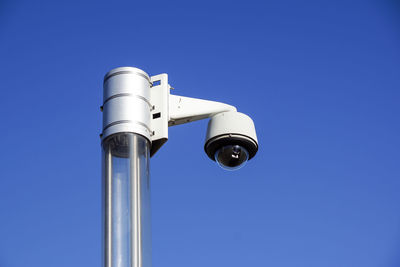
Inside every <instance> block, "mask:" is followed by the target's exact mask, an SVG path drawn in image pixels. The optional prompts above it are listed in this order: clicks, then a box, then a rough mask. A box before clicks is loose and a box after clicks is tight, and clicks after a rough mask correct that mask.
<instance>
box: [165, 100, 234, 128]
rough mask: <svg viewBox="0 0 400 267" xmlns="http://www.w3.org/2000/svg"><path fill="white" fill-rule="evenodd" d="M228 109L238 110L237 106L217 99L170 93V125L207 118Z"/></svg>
mask: <svg viewBox="0 0 400 267" xmlns="http://www.w3.org/2000/svg"><path fill="white" fill-rule="evenodd" d="M226 111H236V108H235V107H234V106H231V105H228V104H224V103H220V102H215V101H209V100H203V99H198V98H191V97H185V96H178V95H169V121H168V126H174V125H179V124H183V123H188V122H192V121H197V120H202V119H206V118H209V117H212V116H214V115H216V114H218V113H221V112H226Z"/></svg>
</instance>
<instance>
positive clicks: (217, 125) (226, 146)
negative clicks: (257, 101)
mask: <svg viewBox="0 0 400 267" xmlns="http://www.w3.org/2000/svg"><path fill="white" fill-rule="evenodd" d="M204 150H205V152H206V154H207V155H208V157H209V158H210V159H212V160H214V161H216V162H217V163H218V165H219V166H221V167H222V168H223V169H226V170H237V169H240V168H241V167H243V166H244V165H245V164H246V162H247V161H248V160H249V159H251V158H253V157H254V156H255V154H256V153H257V150H258V143H257V135H256V130H255V127H254V123H253V120H252V119H251V118H250V117H249V116H247V115H245V114H243V113H240V112H236V111H228V112H221V113H218V114H216V115H214V116H213V117H211V119H210V121H209V123H208V128H207V135H206V142H205V145H204Z"/></svg>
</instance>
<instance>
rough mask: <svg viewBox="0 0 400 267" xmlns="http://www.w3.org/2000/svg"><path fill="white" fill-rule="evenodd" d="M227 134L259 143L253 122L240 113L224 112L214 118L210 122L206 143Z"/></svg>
mask: <svg viewBox="0 0 400 267" xmlns="http://www.w3.org/2000/svg"><path fill="white" fill-rule="evenodd" d="M226 134H238V135H243V136H247V137H249V138H251V139H252V140H254V141H255V142H256V144H257V143H258V141H257V134H256V128H255V127H254V122H253V120H252V119H251V118H250V117H249V116H247V115H246V114H243V113H240V112H222V113H219V114H217V115H215V116H213V117H212V118H211V119H210V121H209V122H208V127H207V135H206V142H207V141H208V140H209V139H211V138H214V137H216V136H220V135H226Z"/></svg>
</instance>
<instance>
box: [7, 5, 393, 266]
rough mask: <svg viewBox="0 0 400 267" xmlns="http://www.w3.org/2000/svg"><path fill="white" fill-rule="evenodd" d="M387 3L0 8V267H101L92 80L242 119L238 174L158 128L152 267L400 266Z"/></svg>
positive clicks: (98, 86)
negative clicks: (138, 71) (143, 82)
mask: <svg viewBox="0 0 400 267" xmlns="http://www.w3.org/2000/svg"><path fill="white" fill-rule="evenodd" d="M396 2H397V1H394V0H393V1H385V0H381V1H332V0H329V1H252V0H250V1H241V2H235V1H224V2H223V1H209V0H205V1H180V2H177V1H159V2H157V1H151V2H150V1H18V0H13V1H11V0H9V1H7V0H5V1H4V0H3V1H1V2H0V62H1V63H0V77H1V79H0V87H1V98H0V114H1V124H0V125H1V128H0V129H1V138H0V147H1V152H2V153H1V156H0V162H1V179H0V214H1V216H0V266H1V267H27V266H34V267H35V266H38V267H47V266H49V267H55V266H57V267H63V266H68V267H70V266H100V253H101V251H100V249H101V238H100V237H101V230H100V226H101V223H100V218H101V217H100V210H101V209H100V207H101V204H100V203H101V199H100V188H101V184H100V164H101V162H100V154H101V148H100V139H99V133H100V131H101V113H100V111H99V106H100V105H101V103H102V79H103V76H104V74H105V73H106V72H107V71H109V70H110V69H112V68H114V67H118V66H136V67H139V68H142V69H144V70H145V71H147V72H148V73H149V74H150V75H155V74H159V73H162V72H167V73H168V74H169V77H170V83H171V85H172V86H174V87H175V88H176V89H175V91H174V93H176V94H180V95H186V96H191V97H198V98H204V99H211V100H217V101H224V102H226V103H229V104H233V105H236V106H237V107H238V109H239V111H242V112H244V113H247V114H249V115H250V116H252V118H253V119H254V121H255V123H256V128H257V133H258V137H259V143H260V150H259V153H258V155H257V156H256V157H255V158H254V159H253V160H252V161H250V162H249V163H248V165H247V166H246V167H245V168H243V169H241V170H239V171H237V172H226V171H223V170H221V169H220V168H219V167H218V166H217V165H216V164H215V163H214V162H211V161H210V160H209V159H208V158H207V156H206V154H205V153H204V151H203V144H204V138H205V130H206V124H207V121H201V122H196V123H192V124H191V125H184V126H177V127H174V128H170V140H169V141H168V143H167V144H166V145H165V146H164V147H163V148H162V150H160V151H159V152H158V154H157V155H155V156H154V158H153V159H152V161H151V177H152V182H151V186H152V206H153V210H152V215H153V222H152V223H153V265H154V267H188V266H190V267H204V266H207V267H213V266H215V267H221V266H229V267H243V266H252V267H256V266H260V267H264V266H265V267H268V266H271V267H272V266H273V267H302V266H304V267H314V266H315V267H342V266H343V267H347V266H348V267H355V266H361V267H375V266H376V267H378V266H379V267H397V266H400V193H399V192H400V123H399V115H400V105H399V101H400V4H398V2H397V3H396Z"/></svg>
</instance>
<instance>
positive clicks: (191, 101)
mask: <svg viewBox="0 0 400 267" xmlns="http://www.w3.org/2000/svg"><path fill="white" fill-rule="evenodd" d="M150 80H151V84H152V86H151V88H150V98H151V105H152V110H151V114H152V118H151V119H152V120H151V130H152V135H151V139H152V147H151V150H150V154H151V156H152V155H154V154H155V153H156V152H157V150H158V149H160V148H161V146H162V145H163V144H164V143H165V142H166V141H167V140H168V126H174V125H179V124H184V123H188V122H192V121H197V120H202V119H206V118H209V117H212V116H214V115H216V114H218V113H221V112H226V111H236V108H235V107H234V106H231V105H228V104H224V103H220V102H215V101H209V100H203V99H197V98H191V97H185V96H178V95H171V94H170V90H171V89H172V87H171V86H170V85H169V84H168V74H165V73H163V74H159V75H155V76H152V77H150Z"/></svg>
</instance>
